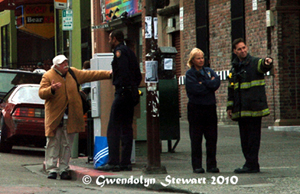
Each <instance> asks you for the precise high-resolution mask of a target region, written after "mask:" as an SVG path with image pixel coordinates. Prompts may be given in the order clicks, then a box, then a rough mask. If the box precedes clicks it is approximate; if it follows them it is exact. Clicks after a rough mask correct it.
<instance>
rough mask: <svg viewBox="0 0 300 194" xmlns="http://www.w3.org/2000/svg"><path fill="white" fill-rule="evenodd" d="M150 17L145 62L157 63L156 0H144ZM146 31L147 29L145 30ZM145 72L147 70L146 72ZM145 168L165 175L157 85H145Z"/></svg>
mask: <svg viewBox="0 0 300 194" xmlns="http://www.w3.org/2000/svg"><path fill="white" fill-rule="evenodd" d="M147 16H151V20H152V22H151V25H152V26H151V30H152V32H151V34H152V37H151V38H147V37H145V42H146V61H157V56H156V54H157V53H156V52H157V39H155V38H154V25H155V24H156V25H157V23H154V22H153V18H154V17H157V8H156V0H155V1H154V0H146V17H147ZM146 30H147V29H146ZM146 71H147V70H146ZM156 73H157V70H156ZM146 95H147V97H146V104H147V105H146V107H147V148H148V154H147V166H146V167H145V169H144V170H143V171H144V173H146V174H166V173H167V170H166V167H164V166H161V162H160V153H161V144H160V136H159V92H158V83H147V86H146Z"/></svg>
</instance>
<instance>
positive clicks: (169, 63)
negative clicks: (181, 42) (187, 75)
mask: <svg viewBox="0 0 300 194" xmlns="http://www.w3.org/2000/svg"><path fill="white" fill-rule="evenodd" d="M176 54H177V50H176V48H175V47H159V48H158V56H157V58H158V78H159V79H173V78H174V77H175V76H176V69H175V65H176V63H175V55H176Z"/></svg>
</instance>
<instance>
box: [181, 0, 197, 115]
mask: <svg viewBox="0 0 300 194" xmlns="http://www.w3.org/2000/svg"><path fill="white" fill-rule="evenodd" d="M182 7H184V16H183V20H184V30H183V31H181V32H180V38H181V41H182V43H181V45H182V46H181V50H182V51H181V64H182V67H181V74H182V75H185V72H186V71H187V70H188V67H187V66H186V63H187V60H188V58H189V53H190V52H191V50H192V49H193V48H194V47H196V28H195V26H196V20H195V19H196V18H195V1H194V0H192V1H185V0H184V1H183V4H182ZM179 90H180V92H181V118H182V119H184V120H185V119H187V102H188V98H187V96H186V91H185V86H184V85H181V86H180V87H179Z"/></svg>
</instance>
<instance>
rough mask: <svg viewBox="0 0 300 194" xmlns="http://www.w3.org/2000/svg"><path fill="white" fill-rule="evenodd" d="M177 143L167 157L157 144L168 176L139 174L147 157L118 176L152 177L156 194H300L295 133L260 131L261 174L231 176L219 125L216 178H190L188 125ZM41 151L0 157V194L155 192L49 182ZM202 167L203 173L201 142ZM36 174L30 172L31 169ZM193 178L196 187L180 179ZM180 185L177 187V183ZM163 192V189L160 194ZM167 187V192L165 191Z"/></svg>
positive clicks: (228, 130)
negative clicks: (182, 193)
mask: <svg viewBox="0 0 300 194" xmlns="http://www.w3.org/2000/svg"><path fill="white" fill-rule="evenodd" d="M180 124H181V137H180V142H179V144H178V145H177V147H176V149H175V153H168V152H167V142H166V141H162V154H161V164H162V165H163V166H165V167H166V169H167V174H147V175H145V174H143V172H142V170H141V168H142V167H143V166H144V165H146V164H147V156H137V158H136V159H137V163H136V164H135V165H134V166H133V171H132V172H122V173H120V175H122V176H123V177H131V176H134V177H141V176H143V177H144V178H154V179H155V180H156V183H157V185H159V186H160V187H156V188H157V190H156V191H157V192H158V190H159V189H160V191H161V192H160V193H164V192H169V193H170V192H172V191H173V192H176V193H180V191H181V192H184V193H211V194H219V193H222V194H231V193H236V194H241V193H242V194H243V193H245V194H246V193H247V194H249V193H251V194H252V193H253V194H256V193H300V164H299V163H300V158H299V154H300V153H299V148H300V132H281V131H272V130H269V129H267V128H263V129H262V140H261V149H260V155H259V161H260V166H261V172H260V173H255V174H235V173H233V170H234V169H235V168H237V167H241V166H242V165H243V163H244V157H243V155H242V151H241V147H240V138H239V132H238V127H237V126H228V125H219V134H218V150H217V161H218V167H219V169H220V171H221V172H220V173H219V174H211V173H205V174H195V173H192V168H191V156H190V141H189V134H188V123H187V122H181V123H180ZM43 160H44V151H43V149H33V148H30V149H29V148H24V147H14V148H13V151H12V153H10V154H4V153H0V166H1V171H0V194H1V193H16V194H17V193H18V194H19V193H34V194H46V193H99V192H101V193H132V194H134V193H155V192H156V191H154V190H147V188H146V187H144V186H137V187H132V186H130V185H129V186H120V185H116V184H114V185H105V186H104V187H100V186H99V185H97V184H95V180H93V182H92V183H91V184H84V183H83V182H82V180H80V179H77V181H75V180H72V181H62V180H59V179H57V180H48V179H47V177H46V174H45V173H43V172H42V168H41V167H42V165H41V164H42V163H43ZM71 164H72V165H76V166H77V165H78V166H80V167H84V168H90V169H93V165H92V164H86V159H82V158H78V159H72V160H71ZM203 167H204V168H205V140H203ZM34 168H35V169H37V170H32V169H34ZM193 178H194V179H197V180H199V182H197V183H196V184H192V183H188V184H184V183H183V180H184V179H185V180H187V179H193ZM176 181H179V182H176ZM162 188H168V189H165V190H161V189H162ZM170 188H171V189H170Z"/></svg>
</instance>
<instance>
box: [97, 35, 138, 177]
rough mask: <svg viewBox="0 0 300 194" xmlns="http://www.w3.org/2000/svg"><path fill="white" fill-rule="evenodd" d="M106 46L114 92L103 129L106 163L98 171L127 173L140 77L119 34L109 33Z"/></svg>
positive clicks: (131, 53)
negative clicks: (105, 140)
mask: <svg viewBox="0 0 300 194" xmlns="http://www.w3.org/2000/svg"><path fill="white" fill-rule="evenodd" d="M109 43H110V45H111V47H112V49H113V52H114V58H113V61H112V63H111V65H112V70H113V85H114V86H115V89H116V91H115V99H114V101H113V104H112V107H111V113H110V119H109V122H108V128H107V143H108V150H109V159H108V163H107V164H106V165H104V166H100V167H98V169H99V170H103V171H120V170H124V171H131V170H132V166H131V150H132V142H133V129H132V122H133V111H134V106H135V105H136V104H138V102H139V91H138V86H139V84H140V82H141V80H142V75H141V71H140V68H139V64H138V62H137V58H136V56H135V54H134V52H133V51H131V50H130V49H129V48H128V47H127V46H126V45H124V34H123V32H122V31H113V32H111V33H110V35H109ZM120 140H121V141H122V144H121V145H122V153H121V160H120V158H119V149H120Z"/></svg>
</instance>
